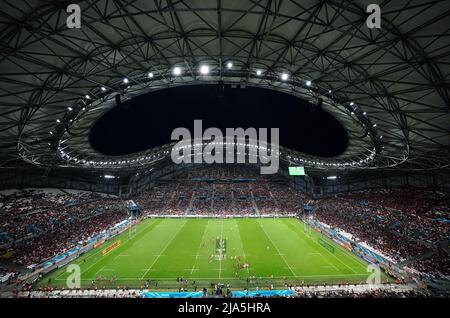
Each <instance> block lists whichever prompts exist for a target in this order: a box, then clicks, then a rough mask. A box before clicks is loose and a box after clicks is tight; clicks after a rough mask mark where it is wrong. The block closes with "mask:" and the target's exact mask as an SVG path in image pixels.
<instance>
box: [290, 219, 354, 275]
mask: <svg viewBox="0 0 450 318" xmlns="http://www.w3.org/2000/svg"><path fill="white" fill-rule="evenodd" d="M303 224H305V225H306V226H308V227H310V226H309V225H308V224H306V223H304V222H303ZM310 228H311V227H310ZM294 232H295V231H294ZM308 238H309V239H310V240H311V242H313V243H314V244H316V245H318V246H320V247H322V248H324V247H323V246H322V245H320V244H319V243H317V242H316V241H314V240H313V239H312V237H311V236H308ZM301 239H302V240H303V241H305V242H306V240H305V239H304V238H303V237H301ZM308 254H309V253H308ZM316 254H319V255H320V256H322V258H323V259H324V260H325V262H327V263H328V264H329V265H330V266H333V267H334V268H335V269H337V271H338V272H340V273H342V271H341V270H340V269H339V268H337V267H336V266H335V265H334V264H332V263H330V262H329V261H328V260H327V258H326V257H325V256H324V255H323V254H322V253H321V252H317V253H311V255H316ZM330 254H331V255H333V256H334V257H335V258H336V259H337V260H338V261H339V262H340V263H341V264H343V265H345V266H347V265H346V264H344V263H342V261H341V260H340V259H339V258H338V257H337V256H336V255H334V254H332V253H330ZM347 268H350V267H348V266H347ZM350 270H351V271H352V272H353V273H356V272H355V271H354V270H353V269H352V268H350ZM342 274H344V273H342Z"/></svg>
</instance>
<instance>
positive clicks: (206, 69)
mask: <svg viewBox="0 0 450 318" xmlns="http://www.w3.org/2000/svg"><path fill="white" fill-rule="evenodd" d="M200 73H201V74H203V75H206V74H208V73H209V66H208V65H202V66H200Z"/></svg>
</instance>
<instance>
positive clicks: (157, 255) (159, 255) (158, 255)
mask: <svg viewBox="0 0 450 318" xmlns="http://www.w3.org/2000/svg"><path fill="white" fill-rule="evenodd" d="M153 256H156V257H161V256H166V254H153Z"/></svg>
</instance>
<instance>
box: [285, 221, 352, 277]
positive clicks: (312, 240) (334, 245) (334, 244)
mask: <svg viewBox="0 0 450 318" xmlns="http://www.w3.org/2000/svg"><path fill="white" fill-rule="evenodd" d="M289 221H290V223H291V224H292V221H291V220H288V222H289ZM285 224H286V225H287V223H285ZM297 224H298V223H297ZM303 224H306V223H304V222H303ZM292 225H294V224H292ZM306 225H307V226H308V227H309V225H308V224H306ZM294 226H295V225H294ZM316 233H317V232H316ZM310 240H311V242H313V243H314V244H316V245H317V246H319V247H321V248H322V249H324V247H323V246H322V245H320V244H319V243H317V242H316V241H315V240H314V239H312V238H310ZM327 242H329V241H327ZM330 243H331V244H332V245H333V247H338V250H339V251H341V252H343V251H342V250H341V249H340V248H339V246H338V245H337V244H336V243H334V242H330ZM327 251H328V250H327ZM343 254H344V255H347V254H346V253H343ZM320 255H322V256H323V257H324V258H325V256H324V255H323V254H322V253H320ZM328 255H331V256H333V257H334V258H335V259H336V260H337V261H338V262H339V263H341V264H342V265H344V266H345V267H347V268H348V269H350V270H351V271H352V272H353V273H356V271H355V270H354V269H353V268H351V267H350V266H348V265H347V264H345V263H344V262H343V261H341V260H340V259H339V258H338V257H337V256H336V255H334V254H333V253H330V252H329V251H328ZM327 263H328V264H330V265H331V266H333V267H334V268H336V269H337V270H338V271H339V272H341V273H342V271H341V270H339V268H338V267H336V266H334V265H333V264H332V263H329V262H327Z"/></svg>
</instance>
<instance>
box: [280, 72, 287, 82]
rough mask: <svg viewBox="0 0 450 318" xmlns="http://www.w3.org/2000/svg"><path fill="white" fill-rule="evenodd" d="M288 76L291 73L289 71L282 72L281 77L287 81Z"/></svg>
mask: <svg viewBox="0 0 450 318" xmlns="http://www.w3.org/2000/svg"><path fill="white" fill-rule="evenodd" d="M288 78H289V75H288V74H287V73H283V74H281V79H282V80H283V81H286V80H287V79H288Z"/></svg>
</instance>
